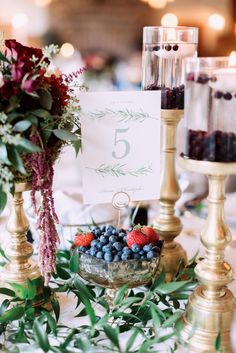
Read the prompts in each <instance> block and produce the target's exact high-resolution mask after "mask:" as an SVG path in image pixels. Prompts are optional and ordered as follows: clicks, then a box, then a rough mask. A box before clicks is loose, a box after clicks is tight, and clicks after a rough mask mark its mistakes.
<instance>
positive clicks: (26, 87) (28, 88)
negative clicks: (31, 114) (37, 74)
mask: <svg viewBox="0 0 236 353" xmlns="http://www.w3.org/2000/svg"><path fill="white" fill-rule="evenodd" d="M38 85H39V80H35V79H34V80H32V79H28V80H25V81H24V82H23V83H22V85H21V88H22V90H23V91H25V92H26V93H32V92H34V91H36V89H37V88H38Z"/></svg>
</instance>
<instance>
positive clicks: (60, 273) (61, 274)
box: [56, 265, 70, 280]
mask: <svg viewBox="0 0 236 353" xmlns="http://www.w3.org/2000/svg"><path fill="white" fill-rule="evenodd" d="M56 273H57V275H58V276H59V277H60V278H61V279H64V280H66V279H70V274H69V272H67V271H66V270H64V268H62V267H61V266H59V265H56Z"/></svg>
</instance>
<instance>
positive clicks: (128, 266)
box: [78, 248, 162, 289]
mask: <svg viewBox="0 0 236 353" xmlns="http://www.w3.org/2000/svg"><path fill="white" fill-rule="evenodd" d="M161 250H162V248H161ZM79 255H80V264H79V271H78V273H79V275H80V276H81V277H82V278H84V279H85V280H87V281H89V282H91V283H93V284H97V285H100V286H102V287H106V288H110V289H117V288H120V287H122V286H123V285H125V284H128V287H129V288H134V287H139V286H142V285H146V284H149V283H150V282H151V281H152V279H153V278H155V277H157V276H158V275H159V274H160V268H159V263H160V256H161V254H159V256H158V257H154V258H152V259H137V260H136V259H131V260H127V261H118V262H105V261H104V260H101V259H97V258H96V257H94V256H91V255H88V254H84V253H82V252H80V251H79Z"/></svg>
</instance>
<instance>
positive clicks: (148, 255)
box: [147, 250, 155, 259]
mask: <svg viewBox="0 0 236 353" xmlns="http://www.w3.org/2000/svg"><path fill="white" fill-rule="evenodd" d="M153 257H155V254H154V251H152V250H151V251H149V252H148V253H147V259H152V258H153Z"/></svg>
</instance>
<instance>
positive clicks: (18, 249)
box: [0, 183, 41, 284]
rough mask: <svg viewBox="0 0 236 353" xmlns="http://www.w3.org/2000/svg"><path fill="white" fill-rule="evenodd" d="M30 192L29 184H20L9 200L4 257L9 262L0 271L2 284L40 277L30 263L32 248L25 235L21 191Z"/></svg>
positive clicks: (26, 226)
mask: <svg viewBox="0 0 236 353" xmlns="http://www.w3.org/2000/svg"><path fill="white" fill-rule="evenodd" d="M26 190H30V184H27V183H20V184H16V186H15V194H14V196H13V197H12V200H11V211H10V216H9V219H8V222H7V230H8V232H9V233H10V234H11V238H10V243H9V246H8V247H7V248H6V251H5V252H6V255H7V257H8V259H9V262H8V263H7V264H6V266H5V267H4V268H3V269H2V271H1V273H0V279H1V281H4V282H8V283H10V282H14V283H21V284H22V283H24V282H25V281H26V279H27V278H28V279H30V280H33V279H36V278H39V277H41V275H40V271H39V269H38V266H36V265H35V264H34V263H33V262H31V261H30V257H31V256H32V254H33V247H32V245H31V244H30V243H28V242H27V239H26V234H27V232H28V229H29V222H28V219H27V217H26V215H25V212H24V207H23V204H24V200H23V197H22V193H23V191H26Z"/></svg>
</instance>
